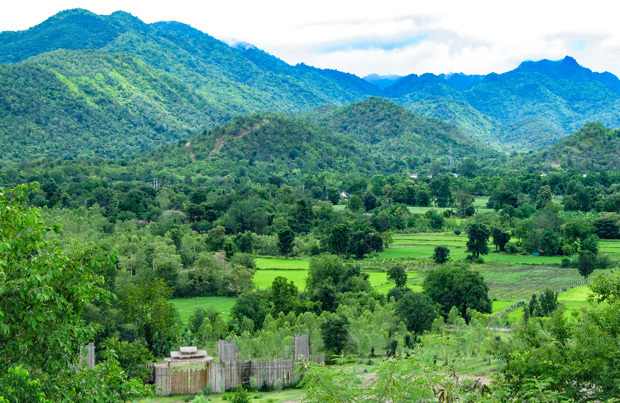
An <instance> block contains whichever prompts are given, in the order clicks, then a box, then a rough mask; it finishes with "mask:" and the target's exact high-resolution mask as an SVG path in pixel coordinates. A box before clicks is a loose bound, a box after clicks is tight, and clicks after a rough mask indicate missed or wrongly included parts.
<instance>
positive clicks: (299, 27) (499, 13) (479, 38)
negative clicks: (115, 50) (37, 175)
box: [0, 0, 620, 75]
mask: <svg viewBox="0 0 620 403" xmlns="http://www.w3.org/2000/svg"><path fill="white" fill-rule="evenodd" d="M609 3H610V2H608V1H605V0H590V1H589V2H588V3H587V4H586V3H585V2H583V1H582V2H573V1H566V0H565V1H557V0H543V1H541V0H536V1H534V0H521V1H519V2H505V1H497V0H472V1H462V0H443V1H442V0H439V1H435V2H428V1H424V2H422V1H408V2H403V1H397V0H382V1H380V2H377V1H372V2H371V1H365V0H360V1H351V0H340V1H337V0H315V1H313V2H295V1H290V0H289V1H283V0H265V1H255V0H229V1H226V2H223V1H214V0H203V1H200V2H197V1H195V0H176V1H174V2H171V1H169V0H167V1H163V0H151V1H143V0H124V1H120V0H108V1H106V2H101V1H99V0H47V1H45V0H20V1H12V2H10V1H4V2H2V4H0V30H17V29H25V28H28V27H29V26H32V25H34V24H36V23H39V22H41V21H43V20H45V19H46V18H48V17H49V16H51V15H52V14H54V13H56V12H58V11H60V10H63V9H67V8H75V7H80V8H86V9H89V10H91V11H93V12H96V13H100V14H109V13H111V12H112V11H115V10H119V9H122V10H125V11H128V12H130V13H132V14H134V15H135V16H137V17H138V18H140V19H142V20H144V21H145V22H155V21H160V20H176V21H180V22H185V23H188V24H190V25H192V26H194V27H196V28H198V29H200V30H202V31H204V32H206V33H208V34H210V35H212V36H215V37H216V38H218V39H222V40H225V41H231V40H238V41H244V42H248V43H252V44H254V45H256V46H258V47H259V48H261V49H264V50H266V51H267V52H269V53H272V54H273V55H275V56H277V57H280V58H281V59H283V60H285V61H287V62H289V63H292V64H295V63H299V62H304V63H306V64H310V65H314V66H317V67H322V68H335V69H339V70H343V71H349V72H352V73H356V74H358V75H365V74H368V73H372V72H375V73H379V74H389V73H395V74H401V75H404V74H409V73H417V74H421V73H424V72H433V73H449V72H464V73H469V74H486V73H489V72H492V71H495V72H504V71H507V70H510V69H512V68H514V67H516V66H517V65H518V64H519V63H520V62H521V61H523V60H538V59H542V58H547V59H560V58H563V57H564V56H565V55H571V56H573V57H575V58H576V59H577V61H578V62H580V63H581V64H582V65H584V66H586V67H589V68H591V69H593V70H595V71H605V70H607V71H611V72H613V73H614V74H616V75H620V59H619V58H618V57H617V55H618V51H619V50H620V30H617V28H616V27H617V22H616V19H617V18H616V13H615V12H614V11H615V10H612V9H610V6H609Z"/></svg>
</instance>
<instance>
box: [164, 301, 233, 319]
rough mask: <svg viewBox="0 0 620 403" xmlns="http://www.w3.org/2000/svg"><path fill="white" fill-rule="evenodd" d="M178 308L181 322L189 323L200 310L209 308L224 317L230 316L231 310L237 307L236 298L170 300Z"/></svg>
mask: <svg viewBox="0 0 620 403" xmlns="http://www.w3.org/2000/svg"><path fill="white" fill-rule="evenodd" d="M170 302H172V303H173V304H174V306H176V308H177V310H178V311H179V315H180V316H181V320H182V321H183V322H184V323H187V321H188V319H189V318H190V316H192V314H193V313H194V311H195V310H196V309H198V308H202V309H204V310H207V309H209V308H213V309H215V310H216V311H217V312H221V313H222V314H223V315H230V310H231V309H232V307H233V305H235V298H232V297H196V298H174V299H172V300H170Z"/></svg>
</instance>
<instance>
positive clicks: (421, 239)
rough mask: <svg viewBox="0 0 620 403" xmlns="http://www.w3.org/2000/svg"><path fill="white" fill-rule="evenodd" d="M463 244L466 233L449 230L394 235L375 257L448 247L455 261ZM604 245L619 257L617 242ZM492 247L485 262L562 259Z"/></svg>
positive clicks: (410, 255)
mask: <svg viewBox="0 0 620 403" xmlns="http://www.w3.org/2000/svg"><path fill="white" fill-rule="evenodd" d="M466 244H467V236H465V235H459V236H457V235H454V234H450V233H430V234H411V235H394V236H393V243H392V246H391V247H390V248H389V249H386V250H384V251H383V252H381V253H380V254H379V256H381V257H382V258H386V259H397V258H409V259H416V258H420V259H424V258H430V257H431V256H433V253H434V251H435V247H437V246H446V247H448V249H450V257H451V258H452V259H455V260H459V259H463V258H464V257H465V256H467V255H468V253H467V249H466ZM601 244H603V242H601ZM604 247H606V248H607V249H608V250H610V251H612V250H613V251H614V252H616V253H618V256H619V257H620V242H619V243H612V242H608V243H605V244H604ZM494 250H495V246H494V245H491V244H490V245H489V251H490V252H491V253H489V254H488V255H483V256H482V258H483V259H484V261H485V262H498V263H506V264H518V265H559V264H560V263H561V262H562V256H532V255H509V254H505V253H494V252H493V251H494Z"/></svg>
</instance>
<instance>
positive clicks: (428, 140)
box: [313, 97, 499, 171]
mask: <svg viewBox="0 0 620 403" xmlns="http://www.w3.org/2000/svg"><path fill="white" fill-rule="evenodd" d="M313 119H314V120H315V121H316V122H317V123H319V124H320V125H322V126H324V127H326V128H328V129H329V130H332V131H335V132H338V133H343V134H346V135H348V136H350V137H352V138H354V139H355V140H356V141H359V142H361V143H364V144H368V145H370V146H371V147H372V149H373V151H374V152H375V153H377V154H383V155H390V156H392V158H393V159H394V160H395V161H397V162H398V163H400V164H402V165H404V166H406V167H408V168H409V169H415V168H417V167H420V166H422V165H424V164H429V163H431V162H433V161H434V162H435V163H436V164H440V165H442V166H443V167H444V169H445V170H446V171H450V170H451V169H453V168H450V166H451V165H450V164H452V165H455V164H456V163H458V162H460V161H461V160H462V159H463V158H464V157H467V156H469V157H475V158H476V159H477V160H478V161H483V160H490V159H495V158H498V157H499V153H498V152H496V151H495V150H493V149H491V148H490V147H488V146H487V145H485V144H483V143H482V142H481V141H479V140H477V139H474V138H472V137H470V136H468V135H466V134H464V133H463V132H462V131H461V130H459V129H458V128H457V127H456V126H455V125H453V124H450V123H447V122H445V121H442V120H439V119H431V118H426V117H423V116H421V115H419V114H417V113H415V112H412V111H410V110H408V109H406V108H404V107H402V106H400V105H398V104H396V103H395V102H392V101H389V100H386V99H384V98H379V97H372V98H368V99H366V100H363V101H358V102H355V103H353V104H350V105H347V106H343V107H340V108H336V109H325V110H323V111H318V112H316V113H315V115H314V117H313ZM450 158H452V161H450Z"/></svg>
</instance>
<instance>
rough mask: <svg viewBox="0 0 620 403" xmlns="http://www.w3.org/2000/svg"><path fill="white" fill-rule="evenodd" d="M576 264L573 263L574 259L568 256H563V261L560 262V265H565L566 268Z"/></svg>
mask: <svg viewBox="0 0 620 403" xmlns="http://www.w3.org/2000/svg"><path fill="white" fill-rule="evenodd" d="M574 266H575V265H574V264H573V261H572V260H570V258H568V257H563V258H562V262H561V263H560V267H564V268H569V267H574Z"/></svg>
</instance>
